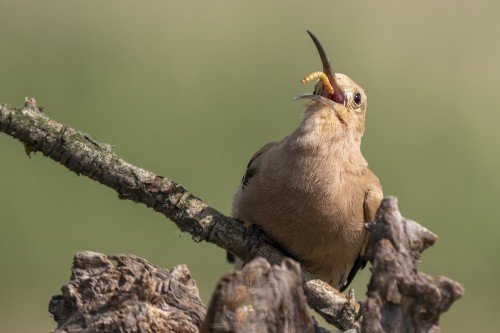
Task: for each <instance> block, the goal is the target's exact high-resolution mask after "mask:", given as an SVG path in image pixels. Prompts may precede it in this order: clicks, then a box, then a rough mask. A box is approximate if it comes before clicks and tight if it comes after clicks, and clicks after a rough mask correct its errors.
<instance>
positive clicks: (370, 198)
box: [340, 182, 383, 291]
mask: <svg viewBox="0 0 500 333" xmlns="http://www.w3.org/2000/svg"><path fill="white" fill-rule="evenodd" d="M382 198H383V193H382V189H381V186H380V184H379V183H378V182H377V184H376V186H374V187H373V188H371V189H368V190H367V191H366V193H365V201H364V204H363V211H364V216H365V222H372V221H374V220H375V213H376V212H377V209H378V207H379V206H380V202H381V201H382ZM369 241H370V234H369V233H366V239H365V242H364V243H363V246H362V247H361V251H360V252H359V254H358V257H357V258H356V261H355V262H354V265H353V266H352V268H351V271H350V272H349V275H348V276H347V280H346V282H345V283H344V285H343V286H342V287H341V288H340V291H344V290H345V289H346V288H347V287H348V286H349V284H350V283H351V281H352V279H354V276H356V273H358V271H359V270H360V269H363V268H365V266H366V262H367V260H366V256H365V254H366V249H367V247H368V242H369Z"/></svg>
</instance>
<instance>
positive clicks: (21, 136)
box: [0, 99, 360, 330]
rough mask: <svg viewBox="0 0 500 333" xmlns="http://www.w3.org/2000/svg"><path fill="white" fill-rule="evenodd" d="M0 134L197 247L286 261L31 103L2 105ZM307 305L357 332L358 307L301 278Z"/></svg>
mask: <svg viewBox="0 0 500 333" xmlns="http://www.w3.org/2000/svg"><path fill="white" fill-rule="evenodd" d="M0 131H1V132H4V133H6V134H8V135H10V136H12V137H14V138H16V139H18V140H20V141H21V142H23V143H24V144H25V145H27V148H26V150H27V152H28V151H29V152H31V151H40V152H42V153H43V154H44V155H45V156H48V157H50V158H51V159H53V160H54V161H56V162H59V163H61V164H62V165H64V166H65V167H66V168H68V169H69V170H71V171H73V172H75V173H76V174H78V175H84V176H87V177H89V178H91V179H93V180H95V181H98V182H100V183H101V184H104V185H106V186H108V187H110V188H112V189H114V190H115V191H116V192H118V196H119V198H121V199H128V200H132V201H134V202H137V203H143V204H145V205H146V206H148V207H150V208H152V209H154V210H155V211H157V212H159V213H161V214H163V215H164V216H166V217H167V218H169V219H170V220H172V221H173V222H174V223H175V224H176V225H177V226H178V227H179V229H180V230H181V231H184V232H188V233H190V234H191V235H192V238H193V240H194V241H196V242H201V241H206V242H210V243H213V244H216V245H217V246H219V247H221V248H223V249H226V250H228V251H230V252H232V253H235V254H236V255H238V256H239V257H241V258H244V259H246V260H250V259H252V258H254V257H263V258H265V259H267V260H268V261H269V262H270V263H272V264H280V263H281V262H282V260H283V259H284V258H285V256H284V255H283V254H282V253H281V252H280V251H278V250H277V249H275V248H274V247H273V246H271V245H270V244H269V243H267V242H266V241H265V240H264V239H258V240H255V237H251V235H252V233H249V232H247V231H246V230H245V228H244V227H243V226H242V225H241V224H240V223H238V222H236V221H234V220H233V219H231V218H230V217H227V216H225V215H223V214H221V213H220V212H218V211H217V210H216V209H214V208H212V207H210V206H208V205H206V204H205V203H204V202H202V201H201V200H200V199H198V198H197V197H195V196H194V195H192V194H191V193H190V192H188V191H187V190H186V189H185V188H184V187H183V186H182V185H180V184H177V183H175V182H174V181H172V180H170V179H168V178H166V177H163V176H160V175H157V174H155V173H153V172H151V171H148V170H145V169H142V168H139V167H137V166H134V165H132V164H130V163H127V162H126V161H124V160H122V159H120V158H119V157H118V156H117V155H116V154H115V153H114V152H113V151H112V149H111V148H110V146H109V145H106V144H101V143H99V142H97V141H95V140H93V139H92V138H91V137H90V136H89V135H87V134H84V133H82V132H79V131H77V130H76V129H74V128H71V127H69V126H66V125H63V124H60V123H58V122H55V121H53V120H51V119H50V118H49V117H48V116H47V115H45V114H44V113H43V112H42V110H41V109H40V108H38V107H37V106H36V102H35V101H34V99H30V100H29V101H27V103H26V106H25V107H24V108H22V109H16V108H12V107H9V106H7V105H0ZM302 279H303V287H304V292H305V295H306V297H307V301H308V303H309V305H310V306H311V307H312V308H313V309H315V310H316V311H317V312H318V313H319V314H320V315H321V316H322V317H323V318H325V320H326V321H327V322H329V323H330V324H332V325H334V326H336V327H338V328H340V329H342V330H346V329H349V328H356V329H359V327H360V325H359V322H358V321H357V320H356V319H357V317H358V316H357V312H358V311H359V306H358V305H353V304H351V302H349V300H348V299H347V298H346V297H345V296H344V295H343V294H342V293H340V292H338V291H337V290H335V289H334V288H332V287H330V286H329V285H328V284H326V283H324V282H323V281H320V280H317V279H314V278H313V277H312V276H311V275H310V274H308V273H307V272H306V271H303V272H302Z"/></svg>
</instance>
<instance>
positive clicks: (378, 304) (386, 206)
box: [362, 197, 464, 333]
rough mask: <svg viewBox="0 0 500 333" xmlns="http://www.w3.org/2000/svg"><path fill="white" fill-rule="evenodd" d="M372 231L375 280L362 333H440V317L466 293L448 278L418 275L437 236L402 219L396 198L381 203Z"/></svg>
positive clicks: (371, 246)
mask: <svg viewBox="0 0 500 333" xmlns="http://www.w3.org/2000/svg"><path fill="white" fill-rule="evenodd" d="M369 229H370V231H371V237H372V242H371V245H370V247H369V250H368V253H367V256H368V260H369V261H370V262H371V264H372V277H371V280H370V284H369V285H368V293H367V296H368V300H367V303H366V311H365V313H364V319H363V324H362V332H364V333H383V332H407V333H413V332H415V333H417V332H418V333H423V332H429V333H431V332H432V333H435V332H439V317H440V315H441V314H442V313H443V312H445V311H447V310H448V309H449V308H450V306H451V304H452V303H453V302H455V301H456V300H457V299H459V298H460V297H461V296H462V295H463V293H464V289H463V287H462V286H461V285H460V284H459V283H457V282H455V281H452V280H450V279H448V278H445V277H438V278H437V280H436V281H434V280H433V279H432V278H431V277H430V276H429V275H427V274H424V273H421V272H418V271H417V268H418V265H419V263H420V256H421V253H422V252H423V251H424V250H425V249H427V248H428V247H429V246H431V245H433V244H434V243H435V242H436V240H437V236H436V235H435V234H433V233H432V232H431V231H429V230H427V229H426V228H424V227H423V226H421V225H420V224H418V223H416V222H414V221H411V220H408V219H405V218H404V217H402V216H401V213H400V212H399V209H398V206H397V199H396V198H394V197H389V198H386V199H384V200H383V201H382V204H381V205H380V208H379V209H378V211H377V216H376V218H375V222H374V223H372V224H371V225H370V226H369Z"/></svg>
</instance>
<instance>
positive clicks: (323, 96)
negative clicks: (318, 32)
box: [295, 30, 345, 106]
mask: <svg viewBox="0 0 500 333" xmlns="http://www.w3.org/2000/svg"><path fill="white" fill-rule="evenodd" d="M307 33H308V34H309V36H311V38H312V40H313V42H314V45H316V49H318V53H319V56H320V58H321V63H322V64H323V73H325V74H326V76H327V77H328V80H329V81H330V84H331V86H332V87H333V94H332V93H331V92H330V91H329V90H328V89H327V88H326V87H324V86H323V87H322V88H321V89H316V90H315V91H314V93H313V94H305V95H300V96H297V97H295V99H302V98H309V99H313V100H317V101H318V102H322V103H325V102H329V101H332V102H334V103H336V104H344V101H345V96H344V93H343V91H342V89H340V87H339V85H338V84H337V79H336V77H335V72H334V71H333V69H332V65H331V64H330V60H328V56H327V55H326V52H325V49H323V46H322V45H321V43H320V42H319V40H318V39H317V38H316V36H314V34H313V33H312V32H310V31H309V30H307ZM327 104H329V105H330V106H331V102H330V103H327Z"/></svg>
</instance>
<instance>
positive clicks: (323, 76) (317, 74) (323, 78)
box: [300, 71, 334, 95]
mask: <svg viewBox="0 0 500 333" xmlns="http://www.w3.org/2000/svg"><path fill="white" fill-rule="evenodd" d="M314 79H319V80H320V81H321V82H322V83H323V85H324V86H325V88H326V89H328V91H329V92H330V94H332V95H333V93H334V90H333V87H332V85H331V84H330V80H329V79H328V76H326V74H325V73H323V72H320V71H317V72H312V73H311V74H309V75H308V76H306V77H305V78H303V79H302V80H301V81H300V82H301V83H307V82H310V81H312V80H314Z"/></svg>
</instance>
